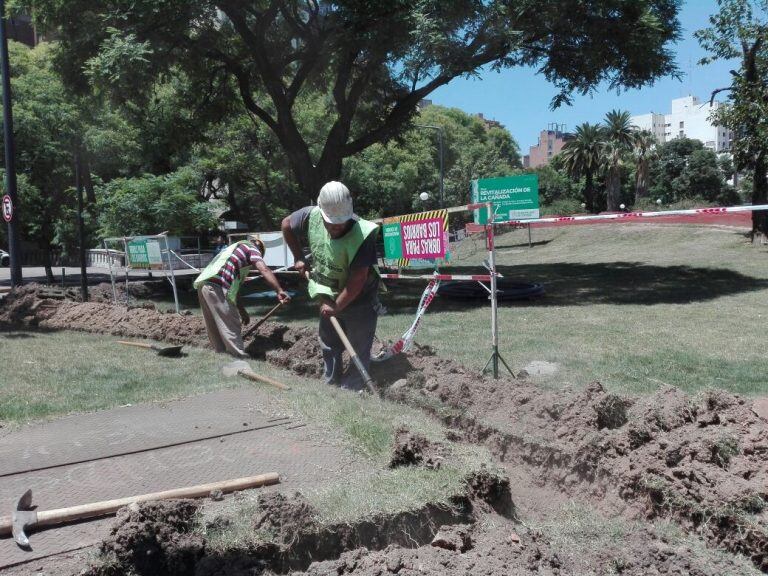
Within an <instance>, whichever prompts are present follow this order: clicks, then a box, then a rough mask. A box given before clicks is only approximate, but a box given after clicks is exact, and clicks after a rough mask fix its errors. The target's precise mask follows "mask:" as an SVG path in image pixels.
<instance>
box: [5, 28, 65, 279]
mask: <svg viewBox="0 0 768 576" xmlns="http://www.w3.org/2000/svg"><path fill="white" fill-rule="evenodd" d="M9 51H10V57H11V58H12V59H13V61H14V68H13V76H12V78H11V91H12V97H13V107H14V108H13V113H14V114H13V115H14V133H15V139H16V150H17V157H16V167H17V172H18V173H19V174H18V176H19V178H20V181H22V182H23V185H20V186H19V215H20V221H21V223H22V237H23V238H24V239H26V240H27V241H30V242H33V243H35V244H36V245H37V246H38V247H39V248H40V249H41V250H42V251H43V258H44V266H45V270H46V275H47V277H48V280H49V282H53V271H52V268H51V266H52V250H53V248H54V240H55V234H56V223H57V221H58V220H59V219H60V218H61V216H62V210H63V208H64V207H65V206H66V204H67V201H68V198H69V196H68V189H69V188H70V187H71V186H72V184H73V183H74V153H75V149H76V144H77V140H78V125H79V122H80V110H79V109H78V107H77V105H76V104H75V103H74V102H73V101H72V99H71V98H70V97H69V94H68V93H67V90H66V88H65V87H64V84H63V83H62V82H61V80H60V78H59V77H58V75H57V74H56V73H55V71H54V69H53V65H52V60H51V58H50V50H49V46H47V45H40V46H38V47H37V48H35V49H30V48H28V47H26V46H24V45H22V44H18V43H16V42H10V43H9ZM1 123H2V121H1V120H0V124H1Z"/></svg>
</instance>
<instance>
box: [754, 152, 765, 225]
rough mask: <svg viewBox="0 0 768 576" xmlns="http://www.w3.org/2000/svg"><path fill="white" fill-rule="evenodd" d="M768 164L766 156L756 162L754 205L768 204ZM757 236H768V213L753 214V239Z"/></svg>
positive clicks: (762, 211)
mask: <svg viewBox="0 0 768 576" xmlns="http://www.w3.org/2000/svg"><path fill="white" fill-rule="evenodd" d="M767 172H768V162H766V157H765V156H764V155H762V154H761V155H759V156H758V157H757V159H756V160H755V166H754V172H753V178H754V181H753V183H752V205H753V206H754V205H756V204H766V203H768V173H767ZM757 234H763V235H768V211H765V210H759V211H756V212H752V239H753V240H754V238H755V237H756V235H757Z"/></svg>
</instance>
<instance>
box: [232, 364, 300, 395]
mask: <svg viewBox="0 0 768 576" xmlns="http://www.w3.org/2000/svg"><path fill="white" fill-rule="evenodd" d="M237 373H238V374H239V375H240V376H242V377H244V378H248V380H253V381H254V382H264V383H265V384H269V385H270V386H274V387H275V388H280V390H290V389H291V387H290V386H286V385H285V384H283V383H282V382H278V381H277V380H273V379H272V378H268V377H267V376H261V375H259V374H256V372H254V371H253V370H251V369H250V368H248V369H245V368H243V369H241V370H238V371H237Z"/></svg>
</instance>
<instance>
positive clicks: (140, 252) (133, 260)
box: [128, 240, 149, 266]
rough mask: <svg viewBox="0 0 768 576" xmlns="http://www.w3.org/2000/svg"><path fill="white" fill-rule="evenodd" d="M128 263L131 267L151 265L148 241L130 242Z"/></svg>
mask: <svg viewBox="0 0 768 576" xmlns="http://www.w3.org/2000/svg"><path fill="white" fill-rule="evenodd" d="M128 262H129V263H130V264H131V266H147V265H149V254H148V253H147V241H146V240H131V241H130V242H128Z"/></svg>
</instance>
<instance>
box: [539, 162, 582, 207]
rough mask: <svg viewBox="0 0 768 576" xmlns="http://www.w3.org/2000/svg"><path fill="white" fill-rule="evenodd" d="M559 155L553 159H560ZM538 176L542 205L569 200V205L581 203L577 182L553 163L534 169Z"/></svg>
mask: <svg viewBox="0 0 768 576" xmlns="http://www.w3.org/2000/svg"><path fill="white" fill-rule="evenodd" d="M561 156H562V155H561V154H558V155H557V156H555V158H559V157H561ZM536 174H538V176H539V196H540V197H541V202H542V204H552V203H554V202H560V201H563V200H571V201H572V202H571V204H576V205H578V204H579V202H581V194H580V192H579V187H578V182H574V181H573V180H571V178H569V177H568V174H567V173H565V172H563V171H561V170H559V169H558V166H557V164H556V163H555V162H550V163H549V164H547V165H546V166H540V167H539V168H536Z"/></svg>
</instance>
